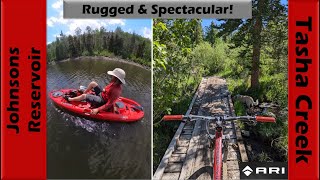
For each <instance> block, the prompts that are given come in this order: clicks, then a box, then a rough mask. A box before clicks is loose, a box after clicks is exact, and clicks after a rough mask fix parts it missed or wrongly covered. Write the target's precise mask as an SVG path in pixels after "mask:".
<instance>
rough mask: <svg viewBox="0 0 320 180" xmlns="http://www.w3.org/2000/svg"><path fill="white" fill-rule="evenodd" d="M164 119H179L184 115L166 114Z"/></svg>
mask: <svg viewBox="0 0 320 180" xmlns="http://www.w3.org/2000/svg"><path fill="white" fill-rule="evenodd" d="M162 119H163V120H164V121H179V120H182V119H183V115H165V116H163V118H162Z"/></svg>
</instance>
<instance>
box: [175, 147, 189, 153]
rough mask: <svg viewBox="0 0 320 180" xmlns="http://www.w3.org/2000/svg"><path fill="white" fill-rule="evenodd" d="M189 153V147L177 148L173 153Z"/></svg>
mask: <svg viewBox="0 0 320 180" xmlns="http://www.w3.org/2000/svg"><path fill="white" fill-rule="evenodd" d="M187 151H188V147H176V149H175V150H174V152H173V153H175V154H185V153H187Z"/></svg>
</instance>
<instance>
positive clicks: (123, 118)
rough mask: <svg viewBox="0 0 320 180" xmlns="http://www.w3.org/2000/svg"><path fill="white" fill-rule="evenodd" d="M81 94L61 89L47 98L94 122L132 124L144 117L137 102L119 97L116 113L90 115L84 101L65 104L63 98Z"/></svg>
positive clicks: (89, 106)
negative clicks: (94, 120)
mask: <svg viewBox="0 0 320 180" xmlns="http://www.w3.org/2000/svg"><path fill="white" fill-rule="evenodd" d="M80 94H81V92H80V91H78V90H76V89H62V90H59V91H52V92H50V94H49V96H50V99H52V101H53V102H54V103H55V104H56V105H57V106H59V107H61V108H63V109H66V110H68V111H70V112H73V113H75V114H77V115H80V116H84V117H87V118H91V119H96V120H104V121H117V122H134V121H138V120H141V119H142V118H143V116H144V112H143V108H142V106H141V105H140V104H138V103H137V102H135V101H133V100H131V99H128V98H124V97H120V98H119V99H118V100H117V101H116V103H115V106H116V109H117V111H116V112H114V110H112V111H111V110H110V111H102V112H99V113H98V114H96V115H93V114H91V113H90V112H91V109H92V108H93V107H91V104H90V103H87V102H85V101H80V102H75V101H73V102H67V101H66V100H65V99H64V98H63V96H64V95H69V96H71V97H75V96H78V95H80Z"/></svg>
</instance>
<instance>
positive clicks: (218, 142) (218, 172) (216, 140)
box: [163, 115, 276, 180]
mask: <svg viewBox="0 0 320 180" xmlns="http://www.w3.org/2000/svg"><path fill="white" fill-rule="evenodd" d="M163 120H164V121H171V120H174V121H175V120H180V121H185V122H187V121H195V120H201V121H205V122H206V132H207V134H208V138H209V139H210V140H211V142H212V143H213V144H214V155H213V157H214V158H213V176H212V177H213V179H214V180H221V178H222V148H223V147H222V146H223V144H226V143H223V142H222V141H223V140H224V141H226V140H228V138H226V137H225V135H223V128H224V124H225V122H227V121H235V120H241V121H243V122H246V123H251V124H253V125H255V124H256V123H257V122H272V123H275V121H276V120H275V118H273V117H264V116H235V117H232V116H197V115H188V116H184V115H165V116H164V117H163ZM210 123H214V124H215V134H211V133H210V131H209V124H210Z"/></svg>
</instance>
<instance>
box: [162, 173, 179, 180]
mask: <svg viewBox="0 0 320 180" xmlns="http://www.w3.org/2000/svg"><path fill="white" fill-rule="evenodd" d="M179 175H180V173H163V176H162V179H163V180H173V179H178V178H179Z"/></svg>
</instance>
